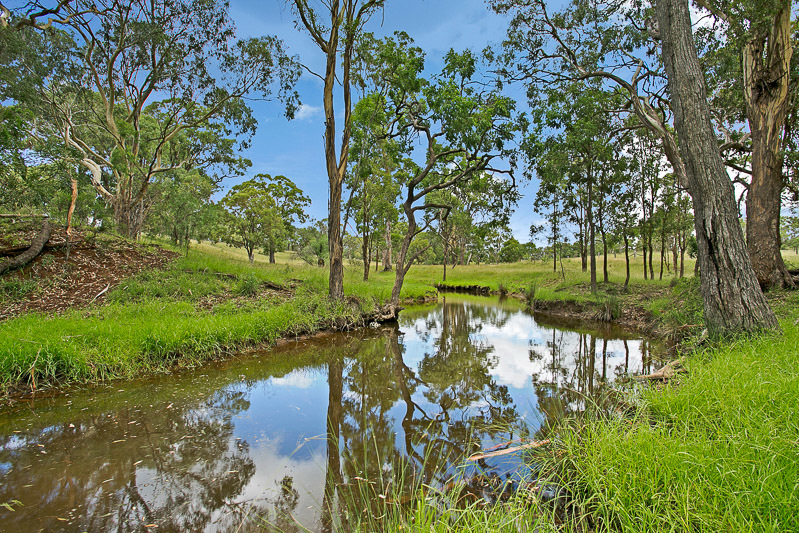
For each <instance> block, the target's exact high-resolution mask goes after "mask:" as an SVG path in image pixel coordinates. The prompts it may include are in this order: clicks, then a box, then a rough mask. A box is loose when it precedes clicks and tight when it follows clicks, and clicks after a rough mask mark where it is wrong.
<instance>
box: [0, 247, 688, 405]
mask: <svg viewBox="0 0 799 533" xmlns="http://www.w3.org/2000/svg"><path fill="white" fill-rule="evenodd" d="M162 246H166V247H167V248H169V246H168V245H165V244H164V243H158V245H154V244H153V243H145V244H144V245H139V244H136V243H130V242H128V241H125V240H124V239H119V238H115V237H111V236H107V235H102V234H100V235H99V236H94V237H93V238H92V239H91V240H90V241H87V242H79V243H78V244H76V245H74V246H73V247H72V251H71V256H70V257H67V256H66V255H65V253H64V250H62V249H54V250H52V251H48V252H46V253H44V254H42V255H41V256H40V257H39V258H37V259H36V260H35V261H34V262H33V263H32V264H31V265H29V266H28V267H26V268H25V269H24V270H22V271H18V272H16V273H13V274H12V275H9V276H6V277H4V278H3V280H2V287H0V289H2V290H0V298H2V302H0V303H2V304H3V309H4V311H5V313H6V316H10V317H11V318H8V319H6V320H3V321H0V394H3V395H8V394H9V393H20V392H24V393H30V392H31V391H35V390H41V389H42V388H52V387H62V386H66V385H70V384H73V383H92V382H98V381H104V380H109V379H119V378H130V377H133V376H137V375H141V374H146V373H162V372H168V371H171V370H174V369H179V368H186V367H193V366H197V365H199V364H202V363H203V362H205V361H209V360H213V359H217V358H220V357H225V356H227V355H230V354H232V353H236V352H238V351H240V350H242V349H246V348H249V347H253V346H268V345H270V344H272V343H274V342H275V341H276V340H277V339H280V338H292V337H295V336H298V335H302V334H307V333H313V332H317V331H321V330H326V329H333V330H341V329H349V328H354V327H358V326H362V325H366V324H367V323H369V322H371V321H373V320H375V319H377V318H380V317H381V316H383V314H382V312H381V308H382V306H383V304H384V303H385V302H387V301H388V299H389V296H390V293H391V287H392V284H393V279H394V273H393V272H390V271H389V272H382V271H381V272H374V273H371V275H370V279H369V280H368V281H363V280H362V273H363V271H362V270H361V268H359V267H358V265H354V264H353V265H348V267H347V268H346V269H345V290H346V299H345V300H344V301H343V302H339V303H331V302H328V301H327V298H326V293H327V269H325V268H318V267H312V266H309V265H307V264H305V263H304V262H302V261H301V260H299V259H297V258H295V257H292V255H291V254H288V253H285V254H279V255H278V263H277V264H269V263H268V262H267V259H266V258H265V257H263V256H260V255H259V254H256V261H255V263H254V264H249V262H248V261H247V259H246V255H244V253H243V251H241V250H236V249H232V248H229V247H226V246H223V245H210V244H207V243H202V244H199V245H196V244H195V245H193V246H192V247H191V248H190V250H189V252H188V254H184V253H180V254H179V253H178V252H182V251H180V250H176V249H172V250H166V251H165V250H162V248H161V247H162ZM169 260H171V261H172V262H171V263H169V262H168V261H169ZM620 265H623V261H622V262H619V261H618V260H616V261H613V260H611V279H612V281H614V282H611V283H609V284H607V285H605V284H601V285H600V287H601V292H600V293H599V294H597V295H592V294H590V291H588V292H586V279H587V278H586V274H585V273H583V272H581V269H580V265H579V260H567V261H564V270H563V271H562V272H558V273H553V272H551V267H549V266H548V265H545V264H543V263H529V262H526V263H514V264H508V265H469V266H460V267H457V268H456V269H455V270H452V271H450V273H449V278H450V279H452V280H454V282H455V283H464V282H466V281H469V280H471V282H472V283H473V284H479V285H481V286H486V287H488V288H489V289H488V290H491V291H495V292H499V291H500V290H501V291H508V292H516V293H517V294H520V293H521V291H524V290H526V291H527V292H528V293H529V291H530V290H531V289H530V288H531V287H534V288H535V301H536V302H537V303H536V305H537V309H538V311H547V312H549V313H555V314H557V315H558V316H567V317H572V318H579V319H586V320H588V319H592V320H596V319H603V320H614V321H616V322H619V323H621V324H622V325H625V326H627V327H634V328H636V329H638V330H639V331H643V332H647V329H648V328H650V323H651V322H652V320H650V316H651V313H650V312H649V311H646V310H645V309H644V308H643V307H642V306H641V303H642V302H648V304H649V305H650V306H651V305H653V302H654V303H655V304H656V303H657V302H658V301H670V298H671V296H670V294H671V292H672V289H671V288H670V287H669V281H668V280H667V281H652V282H650V281H647V282H644V281H643V280H638V279H635V278H634V279H633V281H632V283H631V285H630V290H629V291H627V292H626V293H623V294H620V285H619V283H618V281H619V280H618V279H617V278H619V277H620V274H619V270H620V269H619V266H620ZM440 268H441V267H436V266H425V265H417V266H414V267H413V268H412V269H411V271H410V273H409V274H408V276H407V278H406V283H405V284H404V286H403V291H402V298H403V301H404V302H406V303H413V302H424V301H435V300H436V299H437V291H436V289H435V288H434V287H435V285H436V283H438V282H440V277H439V276H440V275H441V271H440ZM563 275H565V276H566V279H567V280H568V281H566V282H564V281H563V280H562V278H561V276H563ZM621 279H623V278H621ZM499 280H502V281H501V282H500V281H499ZM506 284H507V285H506ZM525 288H526V289H525ZM76 295H78V296H76ZM622 298H623V300H622ZM664 298H665V300H664ZM670 307H675V306H670ZM602 309H605V315H606V316H604V317H602V316H599V314H601V313H600V311H602ZM617 310H618V311H619V313H618V316H616V315H615V314H614V313H616V312H617ZM641 317H644V318H645V320H644V319H642V318H641ZM650 333H651V332H650Z"/></svg>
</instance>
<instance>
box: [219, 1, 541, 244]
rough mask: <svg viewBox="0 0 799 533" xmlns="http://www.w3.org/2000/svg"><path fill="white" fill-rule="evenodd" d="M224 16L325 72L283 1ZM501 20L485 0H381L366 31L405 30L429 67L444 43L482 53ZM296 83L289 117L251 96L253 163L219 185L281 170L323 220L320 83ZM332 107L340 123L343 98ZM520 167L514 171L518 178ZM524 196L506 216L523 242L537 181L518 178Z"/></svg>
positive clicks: (234, 5) (495, 39)
mask: <svg viewBox="0 0 799 533" xmlns="http://www.w3.org/2000/svg"><path fill="white" fill-rule="evenodd" d="M230 15H231V17H232V18H233V20H234V21H235V23H236V28H237V36H238V37H257V36H261V35H276V36H278V37H279V38H281V39H282V40H283V41H284V42H285V44H286V46H287V48H288V51H289V53H290V54H292V55H297V56H299V58H300V61H301V62H302V63H303V64H304V65H306V66H308V67H309V68H310V69H311V70H313V71H315V72H321V73H324V56H323V55H322V52H321V51H320V50H319V49H318V48H317V47H316V45H315V44H314V43H313V42H312V41H311V38H310V37H309V36H308V35H307V34H306V33H305V32H301V31H299V30H297V29H296V28H295V25H294V18H293V16H292V12H291V9H290V8H289V6H288V5H287V4H286V3H285V2H284V1H283V0H266V1H258V0H231V7H230ZM507 26H508V20H507V19H506V18H505V17H502V16H500V15H497V14H495V13H493V12H492V11H491V10H489V8H488V6H487V5H486V3H485V1H484V0H387V2H386V7H385V9H384V11H383V12H382V13H380V12H378V13H377V14H376V15H375V16H373V17H372V19H371V20H370V22H369V24H368V25H367V27H366V30H367V31H371V32H374V33H375V34H376V35H377V36H383V35H391V34H393V33H394V32H395V31H398V30H402V31H405V32H406V33H408V34H409V35H410V36H411V37H412V38H413V39H414V40H415V42H416V44H417V45H418V46H420V47H421V48H422V49H423V50H424V51H425V53H426V68H427V70H428V71H429V72H435V71H436V70H438V69H440V67H441V65H442V61H441V58H442V57H443V56H444V54H446V52H447V51H449V49H450V48H454V49H455V50H458V51H460V50H464V49H467V48H469V49H472V50H473V51H475V52H480V51H481V50H483V49H484V48H485V47H486V46H488V45H499V44H500V43H501V41H502V39H503V37H504V35H505V31H506V28H507ZM296 89H297V91H298V92H299V94H300V99H301V101H302V104H303V107H302V108H301V109H300V111H299V113H298V114H297V116H296V118H295V119H294V120H291V121H289V120H287V119H286V118H285V117H284V116H283V110H282V106H281V105H280V103H279V102H262V101H251V102H250V105H251V107H252V108H253V110H254V113H255V117H256V119H257V120H258V131H257V132H256V134H255V137H254V138H253V141H252V147H251V148H249V149H248V150H246V151H245V152H244V153H243V155H244V156H245V157H247V158H249V159H250V160H251V161H252V163H253V166H252V167H251V168H250V169H249V171H248V172H247V174H246V175H245V176H243V177H241V178H235V179H229V180H226V181H225V183H224V184H223V191H224V190H226V189H229V188H230V187H232V186H233V185H235V184H236V183H238V182H241V181H244V180H246V179H249V178H251V177H252V176H254V175H255V174H259V173H264V174H270V175H273V176H274V175H284V176H286V177H288V178H290V179H291V180H292V181H294V182H295V183H296V184H297V186H298V187H299V188H300V189H302V190H303V191H304V192H305V194H306V195H307V196H309V197H310V199H311V207H310V209H309V212H310V215H311V216H312V217H313V218H315V219H322V218H325V217H326V216H327V196H328V187H327V171H326V169H325V161H324V145H323V141H324V117H323V113H322V81H321V80H319V79H318V78H316V77H315V76H312V75H310V74H308V73H307V72H306V73H304V74H303V76H302V78H301V79H300V81H299V83H298V85H297V87H296ZM510 91H511V93H515V94H514V95H515V96H517V97H518V98H521V100H520V104H522V105H524V102H523V98H522V96H523V89H522V88H521V87H516V88H511V89H510ZM335 106H336V111H337V113H339V116H338V117H337V118H338V119H339V122H338V124H340V119H341V117H343V112H342V108H343V101H342V99H341V98H338V99H337V100H336V102H335ZM522 170H523V169H521V168H520V169H518V171H517V176H518V177H521V175H522ZM522 194H523V196H522V198H521V200H520V201H519V205H518V207H517V209H516V213H515V214H514V216H513V218H512V219H511V230H512V231H513V234H514V236H515V237H516V238H517V239H518V240H519V241H520V242H527V241H528V240H529V232H530V224H531V223H533V222H534V221H536V222H539V221H538V217H534V214H533V211H532V203H533V195H534V194H535V184H534V183H523V184H522ZM221 195H222V194H220V196H221ZM345 198H346V196H345ZM351 229H352V228H350V231H351Z"/></svg>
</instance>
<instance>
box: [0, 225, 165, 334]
mask: <svg viewBox="0 0 799 533" xmlns="http://www.w3.org/2000/svg"><path fill="white" fill-rule="evenodd" d="M35 233H36V231H35V230H31V231H27V232H18V233H15V234H13V235H8V234H6V235H2V236H0V253H2V252H3V250H5V249H7V248H11V247H19V246H20V243H26V242H30V240H31V239H32V238H33V236H34V235H35ZM177 256H178V254H176V253H175V252H170V251H168V250H164V249H162V248H160V247H159V246H156V245H149V244H140V243H136V242H131V241H128V240H124V239H121V238H117V237H111V236H107V235H99V236H98V235H96V234H94V233H93V232H90V231H87V230H73V232H72V237H71V238H70V242H69V243H67V239H66V233H65V229H64V228H63V227H61V228H54V229H53V235H52V236H51V237H50V241H49V242H48V244H47V248H46V249H45V251H44V252H43V253H42V254H40V255H39V256H38V257H37V258H36V259H34V260H33V261H32V262H31V263H29V264H28V265H27V266H26V267H24V268H22V269H19V270H16V271H14V272H9V273H8V274H6V275H4V276H3V277H2V278H0V283H2V284H3V285H6V286H7V285H8V284H9V283H13V282H14V281H16V282H18V283H19V284H22V285H24V284H25V282H35V286H33V284H31V288H29V289H25V290H23V292H24V294H21V295H19V294H17V295H8V294H2V293H0V320H5V319H8V318H12V317H16V316H20V315H23V314H26V313H31V312H40V313H45V314H58V313H61V312H63V311H66V310H67V309H74V308H80V307H85V306H87V305H89V304H91V303H99V302H103V301H104V300H105V297H106V295H107V294H108V291H110V290H111V289H113V288H114V287H116V286H117V285H119V284H120V283H121V282H122V281H124V280H125V279H126V278H129V277H131V276H134V275H136V274H138V273H139V272H142V271H144V270H153V269H164V268H166V267H167V266H168V265H169V263H170V262H171V261H172V260H173V259H174V258H175V257H177ZM6 292H7V291H6Z"/></svg>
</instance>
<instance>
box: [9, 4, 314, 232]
mask: <svg viewBox="0 0 799 533" xmlns="http://www.w3.org/2000/svg"><path fill="white" fill-rule="evenodd" d="M46 9H47V6H46V5H44V4H42V3H40V2H39V1H38V0H37V1H35V2H32V3H30V4H28V6H27V7H26V9H25V10H24V11H22V12H20V13H18V14H17V13H14V14H12V15H11V19H14V18H15V17H19V18H20V19H25V18H28V19H30V17H31V16H33V15H36V14H37V13H41V12H43V11H46ZM57 9H58V14H59V18H58V19H57V20H55V23H54V24H53V28H57V29H56V30H54V31H47V32H44V33H41V34H39V40H38V44H37V48H33V49H31V50H30V52H29V53H28V54H25V55H23V56H21V57H19V58H18V60H17V61H16V62H15V63H14V66H15V67H16V68H19V69H20V70H21V71H22V72H23V73H24V75H25V76H26V77H27V76H28V74H29V73H30V74H32V75H34V78H33V79H35V80H36V81H37V83H36V84H35V86H34V87H33V90H32V91H30V92H29V93H28V94H27V95H20V99H21V100H22V102H23V103H24V104H25V105H27V106H29V107H30V108H31V109H32V111H33V113H34V115H35V117H36V123H35V124H34V128H33V131H34V132H35V133H36V134H38V135H40V136H41V137H42V138H43V139H60V141H61V142H62V143H63V144H64V146H65V148H66V150H65V151H66V152H68V155H67V156H65V157H66V158H67V159H68V160H70V161H74V162H76V163H77V164H80V165H81V166H83V167H85V168H86V169H88V170H89V171H90V172H91V177H92V185H93V186H94V188H95V189H96V190H97V193H98V194H99V195H100V196H102V197H103V199H105V201H106V202H107V203H108V204H110V205H111V206H113V208H114V215H115V219H116V222H117V225H118V229H119V230H120V231H121V232H122V233H123V234H125V235H128V236H130V237H135V236H137V235H138V233H139V232H140V230H141V228H142V225H143V223H144V218H145V215H146V206H145V202H146V195H147V193H148V190H149V187H150V185H151V184H152V182H153V180H154V179H155V178H156V176H157V175H158V174H161V173H168V172H171V171H173V170H175V169H177V168H191V167H197V166H201V165H202V164H203V162H207V161H209V160H215V161H216V162H219V158H220V157H223V156H220V155H219V154H216V153H214V152H213V151H212V149H211V148H209V147H207V146H206V145H205V144H204V143H202V142H197V143H196V144H195V145H194V150H192V151H188V152H184V153H183V154H182V155H183V156H186V157H170V156H171V155H174V154H170V150H171V144H172V143H173V142H174V141H175V140H176V138H177V137H179V136H180V135H182V134H184V133H185V132H198V131H200V130H202V129H203V128H207V127H208V125H209V124H215V125H216V126H217V127H223V128H224V130H225V133H226V136H228V137H231V138H232V139H236V138H238V137H239V136H241V137H240V139H241V141H242V142H241V146H243V147H246V146H247V144H248V139H249V137H250V136H251V135H252V134H253V132H254V131H255V127H256V121H255V119H254V117H253V116H252V113H251V111H250V109H249V108H248V107H247V105H246V104H245V103H244V100H243V98H244V97H245V96H248V97H257V98H264V99H271V98H273V97H275V96H277V97H279V98H281V99H282V100H283V101H284V102H285V103H286V105H287V108H286V112H287V114H288V115H289V116H290V115H292V114H293V111H294V108H295V106H296V94H295V93H294V92H293V91H292V89H291V87H292V86H293V84H294V82H295V81H296V79H297V77H298V76H299V67H298V66H297V64H296V62H295V61H294V60H293V59H292V58H290V57H289V56H288V55H287V54H286V52H285V50H284V47H283V44H282V42H281V41H280V40H279V39H277V38H275V37H269V36H267V37H260V38H253V39H244V40H237V39H235V36H234V34H235V31H234V26H233V22H232V20H231V19H230V17H229V15H228V4H227V3H226V2H224V3H222V4H217V3H209V2H203V1H200V0H153V1H149V2H143V1H133V2H116V1H114V0H99V1H89V0H72V1H68V2H60V3H59V4H58V6H57ZM33 26H36V25H33ZM25 31H27V32H28V33H29V34H33V33H36V32H37V31H38V30H35V29H33V28H27V29H26V30H25ZM33 40H34V39H33V38H31V42H33ZM55 47H58V48H59V50H60V51H61V53H62V60H63V62H64V63H65V66H64V67H63V68H61V69H60V70H57V71H53V72H51V73H44V74H39V75H38V76H36V74H37V72H36V69H37V68H38V65H37V62H36V61H33V60H32V58H35V57H36V56H37V55H38V54H40V53H52V50H53V49H54V48H55ZM156 100H157V102H156ZM197 138H198V139H200V140H201V138H202V135H201V134H197Z"/></svg>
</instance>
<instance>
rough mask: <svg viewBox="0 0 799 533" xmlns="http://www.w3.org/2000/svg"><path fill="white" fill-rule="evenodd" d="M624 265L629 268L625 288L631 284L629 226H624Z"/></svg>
mask: <svg viewBox="0 0 799 533" xmlns="http://www.w3.org/2000/svg"><path fill="white" fill-rule="evenodd" d="M624 265H625V267H626V269H627V277H626V278H624V290H625V291H626V290H627V286H628V285H629V284H630V238H629V237H628V236H627V228H626V227H625V228H624Z"/></svg>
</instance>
